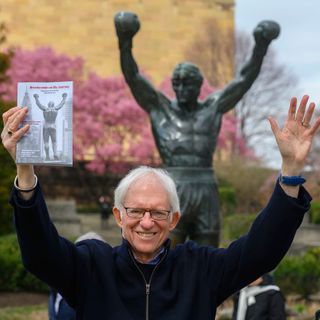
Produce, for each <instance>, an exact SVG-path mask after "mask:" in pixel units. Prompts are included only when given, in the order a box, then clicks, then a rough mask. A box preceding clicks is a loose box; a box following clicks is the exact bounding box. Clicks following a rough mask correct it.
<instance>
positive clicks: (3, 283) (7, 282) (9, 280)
mask: <svg viewBox="0 0 320 320" xmlns="http://www.w3.org/2000/svg"><path fill="white" fill-rule="evenodd" d="M0 274H1V277H0V291H19V290H27V291H43V292H47V291H48V287H47V285H45V284H44V283H43V282H41V281H40V280H38V279H37V278H36V277H34V276H33V275H32V274H31V273H29V272H27V271H26V269H25V268H24V267H23V265H22V261H21V256H20V251H19V246H18V241H17V238H16V235H15V234H10V235H6V236H2V237H0Z"/></svg>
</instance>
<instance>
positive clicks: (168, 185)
mask: <svg viewBox="0 0 320 320" xmlns="http://www.w3.org/2000/svg"><path fill="white" fill-rule="evenodd" d="M150 174H152V175H154V176H156V177H157V178H158V179H159V182H160V183H161V184H162V186H163V187H164V188H165V190H166V191H167V193H168V197H169V202H170V209H171V211H172V212H179V213H180V204H179V197H178V193H177V188H176V185H175V183H174V181H173V179H172V178H171V176H170V175H169V173H168V172H167V171H166V170H164V169H160V168H152V167H148V166H141V167H138V168H136V169H133V170H131V171H130V172H129V173H128V174H127V175H126V176H125V177H124V178H122V179H121V181H120V182H119V184H118V186H117V188H116V189H115V192H114V206H115V207H116V208H118V209H119V210H120V212H121V209H122V208H123V202H124V200H125V197H126V195H127V192H128V190H129V188H130V186H131V185H132V184H133V183H134V182H135V181H136V180H138V179H140V178H142V177H145V176H147V175H150Z"/></svg>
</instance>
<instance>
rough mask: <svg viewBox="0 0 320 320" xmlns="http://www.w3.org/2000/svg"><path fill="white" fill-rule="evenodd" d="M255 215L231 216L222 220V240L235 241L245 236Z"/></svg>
mask: <svg viewBox="0 0 320 320" xmlns="http://www.w3.org/2000/svg"><path fill="white" fill-rule="evenodd" d="M255 218H256V214H233V215H230V216H227V217H225V218H224V219H223V239H224V240H235V239H238V238H240V237H241V236H242V235H244V234H246V233H247V232H248V230H249V228H250V226H251V224H252V222H253V221H254V219H255Z"/></svg>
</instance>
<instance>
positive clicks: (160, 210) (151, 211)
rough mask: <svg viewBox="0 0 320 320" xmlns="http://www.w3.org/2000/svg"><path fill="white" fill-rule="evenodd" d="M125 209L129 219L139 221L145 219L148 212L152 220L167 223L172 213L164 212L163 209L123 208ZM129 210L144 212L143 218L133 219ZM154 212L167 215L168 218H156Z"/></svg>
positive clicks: (169, 211)
mask: <svg viewBox="0 0 320 320" xmlns="http://www.w3.org/2000/svg"><path fill="white" fill-rule="evenodd" d="M123 208H124V209H125V211H126V214H127V216H128V217H129V218H132V219H137V220H140V219H143V217H144V215H145V214H146V212H149V214H150V218H151V219H152V220H156V221H165V220H167V219H168V218H169V217H170V214H171V213H172V211H171V210H163V209H149V208H132V207H125V206H123ZM128 209H135V210H143V213H142V215H141V217H133V216H130V214H129V213H128ZM154 212H161V213H165V214H166V217H165V218H163V219H157V218H154V217H153V213H154Z"/></svg>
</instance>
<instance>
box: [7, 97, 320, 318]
mask: <svg viewBox="0 0 320 320" xmlns="http://www.w3.org/2000/svg"><path fill="white" fill-rule="evenodd" d="M307 103H308V97H307V96H304V97H303V98H302V100H301V103H300V106H299V108H298V110H297V111H296V106H297V100H296V99H295V98H293V99H292V100H291V103H290V108H289V112H288V118H287V121H286V123H285V125H284V128H283V129H280V128H279V127H278V124H277V123H276V121H275V120H274V119H272V118H270V119H269V121H270V124H271V128H272V131H273V132H274V135H275V137H276V140H277V143H278V146H279V150H280V153H281V155H282V160H283V162H282V175H281V176H280V178H279V179H278V180H277V182H276V186H275V190H274V193H273V195H272V197H271V199H270V201H269V203H268V205H267V206H266V208H265V209H263V210H262V212H261V213H260V214H259V215H258V217H257V219H256V220H255V222H254V223H253V225H252V227H251V229H250V231H249V232H248V234H247V235H245V236H243V237H242V238H240V239H239V240H237V241H235V242H233V243H232V244H231V245H230V246H229V247H228V248H227V249H217V248H213V247H207V246H198V245H197V244H196V243H194V242H192V241H189V242H186V243H184V244H180V245H178V246H176V247H175V248H174V249H170V240H169V239H168V235H169V232H170V231H171V230H173V229H174V228H175V226H176V225H177V223H178V221H179V219H180V212H179V199H178V196H177V191H176V188H175V185H174V182H173V180H172V179H171V178H170V176H169V175H168V174H167V173H166V172H165V171H163V170H161V169H154V168H149V167H140V168H138V169H135V170H133V171H131V172H130V173H129V174H128V175H127V176H126V177H125V178H124V179H123V180H122V181H121V182H120V183H119V185H118V187H117V189H116V191H115V206H114V209H113V213H114V217H115V219H116V221H117V223H118V225H119V227H120V228H121V229H122V235H123V243H122V244H121V245H120V246H117V247H114V248H112V247H111V246H109V245H108V244H106V243H104V242H102V241H98V240H84V241H82V242H79V243H77V244H76V245H75V244H73V243H72V242H70V241H68V240H66V239H64V238H62V237H60V236H59V234H58V233H57V231H56V229H55V227H54V225H53V224H52V222H51V221H50V218H49V215H48V211H47V207H46V204H45V201H44V198H43V195H42V192H41V188H40V186H39V184H38V181H37V178H36V176H35V175H34V171H33V167H32V166H30V165H18V166H17V178H16V179H15V181H14V189H13V192H12V196H11V204H12V205H13V207H14V214H15V224H16V230H17V235H18V240H19V244H20V248H21V253H22V258H23V263H24V265H25V266H26V268H27V269H28V270H30V271H31V272H32V273H34V274H35V275H36V276H37V277H38V278H40V279H41V280H42V281H45V282H46V283H47V284H48V285H50V286H51V287H53V288H54V289H56V290H57V291H58V292H59V293H60V294H61V295H62V296H63V297H64V298H65V299H66V301H67V302H68V304H69V305H71V306H72V307H73V308H75V309H76V312H77V319H94V320H100V319H101V320H105V319H112V320H116V319H119V320H131V319H132V320H133V319H137V320H138V319H139V320H140V319H151V320H157V319H165V320H173V319H174V320H176V319H179V320H189V319H190V320H191V319H192V320H195V319H210V320H211V319H213V318H214V316H215V311H216V307H217V306H218V305H219V304H220V303H221V302H222V301H223V300H224V299H226V298H227V297H228V296H230V295H231V294H232V293H234V292H236V291H238V290H239V289H240V288H242V287H244V286H246V285H248V284H249V283H250V282H252V281H253V280H254V279H257V278H258V277H259V276H261V275H262V274H264V273H266V272H268V271H270V270H272V269H273V268H275V267H276V265H277V264H278V263H279V261H280V260H281V259H282V257H283V256H284V255H285V253H286V251H287V250H288V248H289V246H290V244H291V242H292V240H293V237H294V235H295V232H296V230H297V228H298V227H299V225H300V223H301V221H302V218H303V214H304V213H305V212H306V211H307V210H308V209H309V202H310V200H311V198H310V196H309V194H308V193H307V191H306V190H305V189H304V188H303V187H302V186H301V184H302V183H303V182H304V179H303V178H302V177H300V176H299V174H300V172H301V170H302V169H303V166H304V164H305V160H306V157H307V155H308V153H309V151H310V147H311V143H312V140H313V137H314V135H315V132H316V131H317V129H318V128H319V126H320V118H318V119H317V120H316V121H315V123H314V124H313V125H312V126H311V125H310V121H311V117H312V114H313V111H314V108H315V105H314V103H311V104H310V105H309V106H308V107H307ZM26 110H27V109H26V108H22V109H21V108H18V107H16V108H12V109H10V110H9V111H7V112H6V113H5V114H4V115H3V120H4V128H3V131H2V133H1V138H2V142H3V145H4V147H5V148H6V149H7V150H8V152H9V153H10V154H11V156H12V157H13V158H14V157H15V150H16V143H17V141H18V140H19V139H20V138H21V137H22V136H23V135H24V134H25V133H26V132H27V131H28V128H29V127H28V125H26V126H23V127H21V128H20V124H21V121H22V120H23V118H24V116H25V115H26V112H27V111H26Z"/></svg>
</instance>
